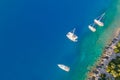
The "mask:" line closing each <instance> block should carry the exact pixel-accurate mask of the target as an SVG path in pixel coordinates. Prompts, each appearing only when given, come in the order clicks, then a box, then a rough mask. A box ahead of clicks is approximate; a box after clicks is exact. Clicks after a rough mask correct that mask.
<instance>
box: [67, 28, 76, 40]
mask: <svg viewBox="0 0 120 80" xmlns="http://www.w3.org/2000/svg"><path fill="white" fill-rule="evenodd" d="M74 33H75V28H74V29H73V30H72V31H71V32H68V33H67V34H66V36H67V38H68V39H70V40H71V41H73V42H77V41H78V40H77V39H78V36H77V35H75V34H74Z"/></svg>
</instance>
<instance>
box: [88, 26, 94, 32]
mask: <svg viewBox="0 0 120 80" xmlns="http://www.w3.org/2000/svg"><path fill="white" fill-rule="evenodd" d="M94 25H95V24H91V25H88V28H89V29H90V30H91V31H92V32H96V28H95V27H94Z"/></svg>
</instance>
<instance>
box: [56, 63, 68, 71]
mask: <svg viewBox="0 0 120 80" xmlns="http://www.w3.org/2000/svg"><path fill="white" fill-rule="evenodd" d="M58 67H59V68H60V69H62V70H64V71H66V72H69V71H70V67H68V66H65V65H63V64H58Z"/></svg>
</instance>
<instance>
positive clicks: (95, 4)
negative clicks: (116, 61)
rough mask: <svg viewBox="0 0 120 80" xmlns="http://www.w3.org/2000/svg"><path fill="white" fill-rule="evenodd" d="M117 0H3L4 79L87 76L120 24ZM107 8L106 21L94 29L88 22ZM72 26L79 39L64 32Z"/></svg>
mask: <svg viewBox="0 0 120 80" xmlns="http://www.w3.org/2000/svg"><path fill="white" fill-rule="evenodd" d="M110 4H111V6H110ZM118 5H120V0H118V1H117V0H116V1H114V0H113V2H112V3H111V0H10V1H9V0H4V1H0V7H1V8H0V11H1V13H0V63H1V66H0V75H1V76H0V80H85V78H86V74H87V72H88V71H89V69H88V68H89V67H91V66H92V65H93V64H94V63H95V62H96V60H97V59H98V57H99V56H100V55H101V54H102V51H103V49H104V47H105V45H106V44H107V43H108V40H110V39H111V38H112V34H113V33H114V31H115V30H116V28H118V27H119V26H118V22H119V19H117V18H118V17H119V13H120V11H119V8H117V7H119V6H118ZM116 6H117V7H116ZM106 10H107V11H106ZM104 11H106V16H105V19H104V22H105V26H104V27H103V28H100V27H97V32H96V33H92V32H91V31H90V30H89V29H88V25H89V24H90V23H93V19H94V18H95V17H97V16H99V15H101V14H102V13H103V12H104ZM74 27H76V34H77V35H78V37H79V41H78V43H73V42H71V41H70V40H68V39H67V38H66V36H65V35H66V33H67V32H68V31H70V30H72V29H73V28H74ZM58 63H62V64H65V65H68V66H70V67H71V70H70V72H69V73H66V72H65V71H62V70H61V69H59V68H58V66H57V64H58Z"/></svg>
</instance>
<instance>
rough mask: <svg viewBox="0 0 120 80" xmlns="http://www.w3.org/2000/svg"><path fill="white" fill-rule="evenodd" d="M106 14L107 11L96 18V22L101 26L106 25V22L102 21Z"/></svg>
mask: <svg viewBox="0 0 120 80" xmlns="http://www.w3.org/2000/svg"><path fill="white" fill-rule="evenodd" d="M104 15H105V13H103V14H102V15H101V16H99V17H98V18H96V19H94V23H95V24H97V25H98V26H101V27H102V26H104V23H103V22H102V21H101V20H102V19H103V17H104Z"/></svg>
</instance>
